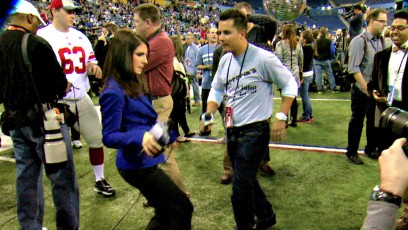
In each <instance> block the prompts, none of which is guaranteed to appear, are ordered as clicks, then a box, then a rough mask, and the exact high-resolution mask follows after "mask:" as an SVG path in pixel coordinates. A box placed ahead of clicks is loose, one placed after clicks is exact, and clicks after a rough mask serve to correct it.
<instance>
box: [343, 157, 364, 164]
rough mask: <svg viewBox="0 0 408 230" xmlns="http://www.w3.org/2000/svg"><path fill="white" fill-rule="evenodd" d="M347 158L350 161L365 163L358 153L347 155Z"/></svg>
mask: <svg viewBox="0 0 408 230" xmlns="http://www.w3.org/2000/svg"><path fill="white" fill-rule="evenodd" d="M347 158H348V159H349V161H350V162H351V163H353V164H356V165H362V164H364V162H363V160H361V158H360V157H359V156H358V155H353V156H347Z"/></svg>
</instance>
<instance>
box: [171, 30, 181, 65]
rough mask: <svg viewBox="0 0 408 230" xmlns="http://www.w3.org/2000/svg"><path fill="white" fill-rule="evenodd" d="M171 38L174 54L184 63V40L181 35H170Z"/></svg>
mask: <svg viewBox="0 0 408 230" xmlns="http://www.w3.org/2000/svg"><path fill="white" fill-rule="evenodd" d="M170 39H171V41H172V42H173V46H174V56H176V58H177V60H178V61H179V62H181V63H183V61H184V60H183V42H182V41H181V38H180V36H178V35H173V36H171V37H170Z"/></svg>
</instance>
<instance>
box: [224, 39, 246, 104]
mask: <svg viewBox="0 0 408 230" xmlns="http://www.w3.org/2000/svg"><path fill="white" fill-rule="evenodd" d="M248 47H249V43H247V47H246V49H245V53H244V58H243V59H242V63H241V68H240V70H239V75H238V80H237V86H236V87H235V91H234V97H233V99H232V101H234V100H235V94H236V93H237V89H238V83H239V79H240V78H241V73H242V68H243V67H244V62H245V57H246V54H247V51H248ZM231 61H232V57H231V59H230V62H229V64H228V70H227V81H226V82H225V93H227V92H228V76H229V71H230V67H231Z"/></svg>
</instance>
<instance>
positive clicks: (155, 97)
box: [152, 95, 169, 100]
mask: <svg viewBox="0 0 408 230" xmlns="http://www.w3.org/2000/svg"><path fill="white" fill-rule="evenodd" d="M167 96H169V95H164V96H152V100H156V99H159V98H162V97H167Z"/></svg>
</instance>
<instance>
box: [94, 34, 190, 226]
mask: <svg viewBox="0 0 408 230" xmlns="http://www.w3.org/2000/svg"><path fill="white" fill-rule="evenodd" d="M148 52H149V48H148V43H147V41H146V40H145V39H144V38H142V37H140V36H138V35H137V34H136V33H135V32H134V31H131V30H128V29H125V30H120V31H119V32H118V33H117V34H116V35H115V37H114V38H113V39H112V41H111V45H110V47H109V50H108V53H107V56H106V60H105V65H104V68H103V83H104V88H103V91H102V93H101V96H100V99H99V104H100V105H101V113H102V126H103V130H102V134H103V143H104V144H105V146H107V147H109V148H115V149H117V155H116V167H117V169H118V171H119V174H120V175H121V176H122V178H123V179H124V180H125V181H126V182H127V183H129V184H130V185H132V186H134V187H136V188H137V189H139V190H140V192H141V193H142V194H143V195H144V196H145V197H146V198H147V199H148V200H149V203H150V205H151V206H152V207H153V208H154V209H155V216H154V217H153V218H152V219H151V220H150V223H149V225H148V226H147V228H146V229H153V228H154V229H191V217H192V212H193V206H192V204H191V202H190V200H189V199H188V198H187V196H186V194H185V193H184V192H182V191H181V190H180V189H179V188H178V187H177V186H176V185H175V184H174V182H173V181H172V180H171V179H170V178H169V177H168V176H167V175H166V174H164V173H163V171H162V170H161V169H160V167H159V166H158V164H161V163H163V162H165V160H166V159H165V156H164V154H163V147H164V146H162V145H160V144H159V143H158V141H157V140H156V138H155V137H154V136H153V135H152V134H151V133H150V132H149V130H151V129H152V127H153V126H155V124H156V123H157V114H156V112H155V110H154V108H153V106H152V100H151V97H150V95H149V88H148V85H147V78H146V75H144V73H143V68H144V67H145V65H146V64H147V57H148ZM173 139H174V138H173ZM173 141H174V140H173ZM161 144H163V143H161ZM167 144H168V143H167Z"/></svg>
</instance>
